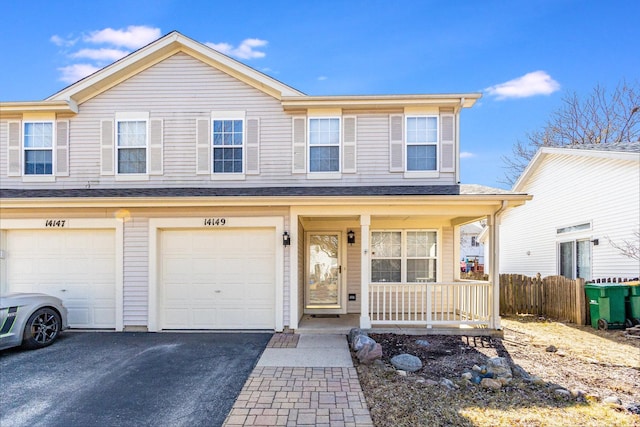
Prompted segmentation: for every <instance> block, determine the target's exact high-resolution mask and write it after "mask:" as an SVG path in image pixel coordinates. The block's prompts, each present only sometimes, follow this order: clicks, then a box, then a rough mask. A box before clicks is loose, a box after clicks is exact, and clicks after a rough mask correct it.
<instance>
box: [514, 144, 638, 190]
mask: <svg viewBox="0 0 640 427" xmlns="http://www.w3.org/2000/svg"><path fill="white" fill-rule="evenodd" d="M554 154H556V155H558V154H563V155H569V156H576V157H594V158H601V159H621V160H630V161H640V141H635V142H626V143H620V144H575V145H567V146H564V147H540V148H539V149H538V151H537V152H536V154H535V155H534V156H533V158H532V159H531V161H530V162H529V164H528V165H527V167H526V168H525V169H524V171H523V172H522V174H521V175H520V177H519V178H518V180H517V181H516V182H515V184H513V189H512V191H514V192H521V191H524V190H523V187H524V185H525V184H526V182H527V181H528V180H529V178H530V177H531V175H532V174H533V173H534V172H535V171H536V170H537V169H538V168H539V167H540V165H541V164H542V162H543V160H544V159H545V158H546V157H547V156H549V155H554Z"/></svg>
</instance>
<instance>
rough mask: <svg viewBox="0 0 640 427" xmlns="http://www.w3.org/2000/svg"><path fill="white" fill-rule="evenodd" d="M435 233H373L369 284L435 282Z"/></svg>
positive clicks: (408, 231)
mask: <svg viewBox="0 0 640 427" xmlns="http://www.w3.org/2000/svg"><path fill="white" fill-rule="evenodd" d="M437 261H438V257H437V233H436V232H435V231H426V230H416V231H410V230H405V231H374V232H372V233H371V281H372V282H398V283H403V282H408V283H415V282H435V281H436V265H437Z"/></svg>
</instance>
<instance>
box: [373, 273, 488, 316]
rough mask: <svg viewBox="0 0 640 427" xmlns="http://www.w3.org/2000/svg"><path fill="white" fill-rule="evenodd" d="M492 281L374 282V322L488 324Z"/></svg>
mask: <svg viewBox="0 0 640 427" xmlns="http://www.w3.org/2000/svg"><path fill="white" fill-rule="evenodd" d="M491 305H492V286H491V283H490V282H470V281H466V282H446V283H444V282H431V283H411V284H407V283H404V284H398V283H395V284H391V283H371V284H370V285H369V316H370V319H371V324H372V325H412V326H415V325H417V326H426V327H427V328H430V327H432V326H435V325H449V326H461V325H469V326H479V325H482V326H488V325H489V322H490V318H491V315H492V312H491Z"/></svg>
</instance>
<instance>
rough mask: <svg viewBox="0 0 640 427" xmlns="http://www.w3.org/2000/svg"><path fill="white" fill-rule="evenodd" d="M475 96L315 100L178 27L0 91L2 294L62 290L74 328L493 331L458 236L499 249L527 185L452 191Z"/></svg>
mask: <svg viewBox="0 0 640 427" xmlns="http://www.w3.org/2000/svg"><path fill="white" fill-rule="evenodd" d="M16 72H18V71H16ZM480 96H481V95H480V94H478V93H461V94H410V95H381V96H378V95H376V96H369V95H368V96H308V95H305V94H304V93H302V92H300V91H298V90H296V89H294V88H292V87H290V86H287V85H286V84H284V83H282V82H280V81H277V80H275V79H273V78H271V77H269V76H267V75H265V74H263V73H260V72H258V71H256V70H255V69H253V68H250V67H248V66H246V65H244V64H242V63H240V62H237V61H235V60H233V59H231V58H229V57H227V56H225V55H223V54H221V53H219V52H217V51H215V50H213V49H211V48H209V47H207V46H205V45H203V44H201V43H198V42H196V41H194V40H192V39H190V38H188V37H185V36H184V35H182V34H180V33H177V32H172V33H170V34H168V35H166V36H164V37H162V38H160V39H158V40H156V41H155V42H153V43H151V44H149V45H147V46H145V47H143V48H141V49H139V50H137V51H135V52H133V53H131V54H130V55H128V56H126V57H125V58H122V59H121V60H119V61H117V62H115V63H113V64H111V65H109V66H107V67H105V68H103V69H102V70H99V71H97V72H96V73H94V74H92V75H90V76H88V77H86V78H84V79H82V80H80V81H78V82H77V83H74V84H72V85H71V86H69V87H67V88H65V89H63V90H61V91H60V92H58V93H56V94H54V95H52V96H50V97H49V98H47V99H45V100H43V101H15V102H5V101H3V102H0V153H1V155H0V218H2V220H1V221H0V291H2V292H34V291H37V292H46V293H50V294H53V295H57V296H60V297H61V298H62V299H63V301H64V303H65V304H66V305H67V307H68V308H69V323H70V324H71V326H72V327H76V328H99V329H115V330H149V331H159V330H172V329H180V330H183V329H195V330H212V329H213V330H215V329H266V330H276V331H282V330H283V329H285V328H289V329H293V330H296V329H299V326H300V323H301V321H302V320H303V317H310V316H311V315H313V314H331V315H334V314H345V315H346V314H351V315H352V316H351V317H352V318H359V320H360V321H359V324H360V326H361V327H371V326H372V325H381V324H397V323H413V324H419V325H423V326H427V325H428V326H432V325H439V326H441V325H449V326H461V325H463V326H465V327H467V326H487V327H493V328H497V327H499V325H500V318H499V312H498V304H499V298H498V295H499V294H498V292H497V291H498V281H497V279H498V271H499V268H498V266H497V264H495V263H496V262H497V259H496V257H493V258H492V262H491V263H490V264H491V267H490V270H491V271H490V276H491V278H490V281H488V282H468V281H465V282H462V281H459V280H457V279H459V278H460V268H459V262H460V258H459V245H458V242H459V234H458V233H459V228H460V226H461V225H463V224H466V223H469V222H472V221H478V220H484V221H487V223H488V224H489V227H490V228H491V231H492V233H491V237H490V240H491V241H496V240H497V227H496V226H495V224H496V223H498V222H499V216H500V215H502V214H504V212H506V211H508V209H511V208H512V207H517V206H519V205H522V204H524V203H525V202H526V201H527V200H529V199H530V196H528V195H526V194H520V193H513V192H510V191H505V190H501V189H495V188H488V187H483V186H478V185H460V184H459V182H460V170H459V153H460V138H459V119H460V111H461V110H462V109H464V108H470V107H471V106H473V104H474V103H475V102H476V100H477V99H478V98H480ZM505 207H508V209H507V210H505ZM306 315H309V316H306ZM345 317H346V316H345Z"/></svg>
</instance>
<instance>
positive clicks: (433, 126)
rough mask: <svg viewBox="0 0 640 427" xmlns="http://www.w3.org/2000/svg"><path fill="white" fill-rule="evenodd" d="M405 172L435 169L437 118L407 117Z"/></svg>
mask: <svg viewBox="0 0 640 427" xmlns="http://www.w3.org/2000/svg"><path fill="white" fill-rule="evenodd" d="M406 137H407V139H406V144H407V171H434V170H436V169H437V167H436V165H437V154H438V153H437V149H438V116H413V117H412V116H409V117H407V128H406Z"/></svg>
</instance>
